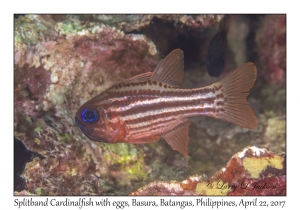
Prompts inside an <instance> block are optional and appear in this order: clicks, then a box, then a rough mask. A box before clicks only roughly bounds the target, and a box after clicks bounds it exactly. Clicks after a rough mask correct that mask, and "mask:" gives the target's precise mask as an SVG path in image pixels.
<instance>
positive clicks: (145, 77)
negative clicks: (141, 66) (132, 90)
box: [123, 71, 152, 83]
mask: <svg viewBox="0 0 300 210" xmlns="http://www.w3.org/2000/svg"><path fill="white" fill-rule="evenodd" d="M151 76H152V72H150V71H149V72H146V73H142V74H139V75H136V76H134V77H131V78H128V79H125V80H123V82H124V83H136V82H145V81H148V80H150V78H151Z"/></svg>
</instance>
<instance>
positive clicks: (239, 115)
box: [213, 62, 257, 129]
mask: <svg viewBox="0 0 300 210" xmlns="http://www.w3.org/2000/svg"><path fill="white" fill-rule="evenodd" d="M256 74H257V70H256V67H255V65H254V64H253V63H250V62H249V63H245V64H244V65H242V66H240V67H239V68H237V69H235V70H234V71H231V72H230V73H229V74H228V75H226V76H225V77H224V78H223V79H222V80H221V81H220V82H217V83H215V84H213V85H221V86H222V93H223V94H224V104H222V105H220V107H217V108H222V110H223V111H221V112H218V113H217V114H216V117H217V118H220V119H224V120H227V121H229V122H232V123H234V124H237V125H239V126H242V127H245V128H249V129H255V128H256V127H257V119H256V116H255V114H254V112H253V110H252V109H251V107H250V105H249V103H248V102H247V100H246V98H247V96H248V95H249V90H250V89H251V88H252V86H253V84H254V82H255V80H256Z"/></svg>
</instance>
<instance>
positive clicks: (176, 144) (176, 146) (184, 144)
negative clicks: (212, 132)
mask: <svg viewBox="0 0 300 210" xmlns="http://www.w3.org/2000/svg"><path fill="white" fill-rule="evenodd" d="M179 122H180V123H179V124H177V125H176V126H175V127H174V128H173V129H172V130H171V131H169V132H168V133H166V134H164V135H163V136H162V137H163V138H164V139H165V140H166V141H167V142H168V144H169V145H170V146H171V147H172V149H173V150H178V151H179V152H180V153H181V154H183V155H184V156H185V155H187V154H188V143H189V126H190V124H191V121H190V120H189V119H187V118H184V119H181V120H180V121H179Z"/></svg>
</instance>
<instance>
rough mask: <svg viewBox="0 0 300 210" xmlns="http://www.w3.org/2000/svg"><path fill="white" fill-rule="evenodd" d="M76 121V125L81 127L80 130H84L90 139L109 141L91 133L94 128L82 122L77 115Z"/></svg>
mask: <svg viewBox="0 0 300 210" xmlns="http://www.w3.org/2000/svg"><path fill="white" fill-rule="evenodd" d="M75 123H76V125H77V126H78V127H79V128H80V130H81V131H82V133H83V134H84V135H86V136H87V137H88V138H89V139H91V140H93V141H100V142H107V140H105V139H102V138H99V137H94V136H92V135H91V133H92V130H91V129H89V128H87V127H86V126H85V125H84V124H82V123H81V122H80V120H78V119H77V117H75Z"/></svg>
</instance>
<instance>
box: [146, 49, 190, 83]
mask: <svg viewBox="0 0 300 210" xmlns="http://www.w3.org/2000/svg"><path fill="white" fill-rule="evenodd" d="M183 69H184V63H183V51H182V50H180V49H176V50H173V51H172V52H171V53H169V54H168V55H167V56H166V57H165V58H164V59H162V60H161V61H160V62H159V63H158V65H157V66H156V68H155V70H154V72H153V75H152V77H151V80H152V81H158V82H163V83H166V84H168V85H171V86H175V87H178V86H179V85H180V84H181V81H182V78H183V74H184V70H183Z"/></svg>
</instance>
